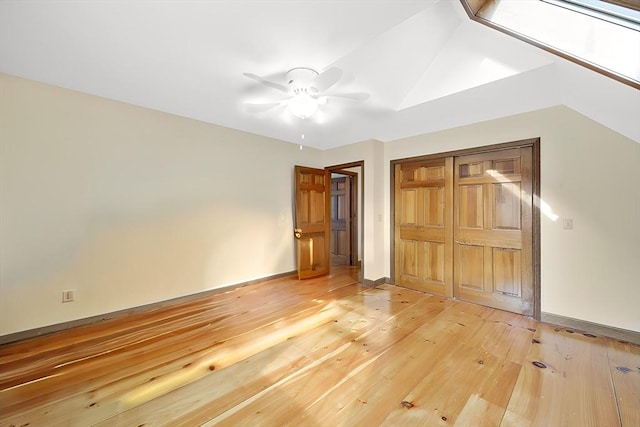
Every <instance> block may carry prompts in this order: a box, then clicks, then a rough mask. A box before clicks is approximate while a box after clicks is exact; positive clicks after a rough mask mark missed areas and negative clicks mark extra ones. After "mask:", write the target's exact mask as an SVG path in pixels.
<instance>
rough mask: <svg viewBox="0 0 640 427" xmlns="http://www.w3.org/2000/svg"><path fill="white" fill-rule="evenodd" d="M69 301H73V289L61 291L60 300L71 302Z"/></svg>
mask: <svg viewBox="0 0 640 427" xmlns="http://www.w3.org/2000/svg"><path fill="white" fill-rule="evenodd" d="M71 301H73V289H69V290H67V291H62V302H71Z"/></svg>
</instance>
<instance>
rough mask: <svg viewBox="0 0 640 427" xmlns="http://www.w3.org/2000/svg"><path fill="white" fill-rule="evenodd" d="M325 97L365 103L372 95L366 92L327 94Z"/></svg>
mask: <svg viewBox="0 0 640 427" xmlns="http://www.w3.org/2000/svg"><path fill="white" fill-rule="evenodd" d="M324 96H326V97H332V98H347V99H353V100H355V101H364V100H365V99H368V98H369V96H370V95H369V94H368V93H366V92H353V93H332V94H326V95H324Z"/></svg>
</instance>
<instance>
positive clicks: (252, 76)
mask: <svg viewBox="0 0 640 427" xmlns="http://www.w3.org/2000/svg"><path fill="white" fill-rule="evenodd" d="M242 75H243V76H245V77H249V78H250V79H253V80H255V81H257V82H259V83H262V84H263V85H265V86H269V87H272V88H274V89H278V90H279V91H282V92H285V93H288V92H289V88H287V87H286V86H283V85H281V84H279V83H274V82H270V81H269V80H265V79H263V78H262V77H260V76H257V75H255V74H251V73H242Z"/></svg>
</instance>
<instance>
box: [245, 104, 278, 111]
mask: <svg viewBox="0 0 640 427" xmlns="http://www.w3.org/2000/svg"><path fill="white" fill-rule="evenodd" d="M281 103H282V102H267V103H264V104H252V103H246V104H245V106H246V108H247V111H248V112H249V113H262V112H264V111H268V110H270V109H272V108H274V107H277V106H278V105H280V104H281Z"/></svg>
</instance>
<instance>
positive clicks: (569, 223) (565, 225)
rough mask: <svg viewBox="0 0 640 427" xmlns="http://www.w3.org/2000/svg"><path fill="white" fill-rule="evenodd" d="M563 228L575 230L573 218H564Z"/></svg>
mask: <svg viewBox="0 0 640 427" xmlns="http://www.w3.org/2000/svg"><path fill="white" fill-rule="evenodd" d="M562 228H564V229H565V230H573V218H562Z"/></svg>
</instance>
